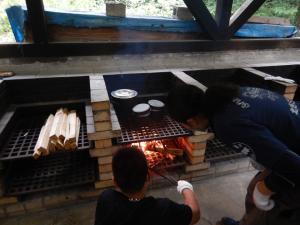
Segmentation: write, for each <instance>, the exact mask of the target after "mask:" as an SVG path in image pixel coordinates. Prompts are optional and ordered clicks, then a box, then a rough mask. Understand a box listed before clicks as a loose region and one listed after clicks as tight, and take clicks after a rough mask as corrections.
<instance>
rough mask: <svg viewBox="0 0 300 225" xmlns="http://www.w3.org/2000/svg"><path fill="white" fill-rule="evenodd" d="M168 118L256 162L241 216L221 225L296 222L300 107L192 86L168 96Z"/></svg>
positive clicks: (259, 95)
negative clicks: (256, 170)
mask: <svg viewBox="0 0 300 225" xmlns="http://www.w3.org/2000/svg"><path fill="white" fill-rule="evenodd" d="M167 106H168V111H169V114H170V116H171V117H172V118H173V119H175V120H177V121H178V122H180V123H181V124H182V125H184V126H185V127H186V128H188V129H190V130H206V129H207V128H208V127H210V128H211V129H212V130H213V132H214V133H215V136H216V137H217V138H219V139H220V140H221V141H223V142H224V143H225V144H227V145H228V146H231V147H232V148H233V149H235V150H236V151H238V152H242V153H244V154H246V155H248V156H250V157H251V158H252V159H253V160H255V162H256V165H259V168H260V169H261V172H259V173H258V174H257V175H256V176H255V178H254V179H253V180H252V182H251V183H250V185H249V188H248V193H247V197H246V214H245V216H244V217H243V219H242V220H241V221H239V222H237V221H234V220H232V219H230V218H223V219H222V221H221V224H226V225H227V224H256V225H257V224H264V225H267V224H272V225H277V224H278V225H279V224H281V225H284V224H289V225H293V224H295V225H296V224H298V225H299V224H300V156H299V154H300V104H299V103H296V102H294V101H290V100H287V99H286V98H285V97H283V96H281V95H279V94H277V93H274V92H271V91H268V90H265V89H260V88H255V87H238V86H235V85H232V84H219V85H213V86H211V87H208V89H207V90H206V92H203V91H202V90H200V89H199V88H197V87H195V86H192V85H183V86H178V87H175V88H174V89H173V90H171V91H170V92H169V95H168V102H167Z"/></svg>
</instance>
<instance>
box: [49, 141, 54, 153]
mask: <svg viewBox="0 0 300 225" xmlns="http://www.w3.org/2000/svg"><path fill="white" fill-rule="evenodd" d="M55 151H56V141H52V140H50V141H49V153H53V152H55Z"/></svg>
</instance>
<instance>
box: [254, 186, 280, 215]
mask: <svg viewBox="0 0 300 225" xmlns="http://www.w3.org/2000/svg"><path fill="white" fill-rule="evenodd" d="M253 201H254V204H255V206H256V207H257V208H258V209H260V210H263V211H269V210H271V209H273V207H274V206H275V202H274V200H272V199H271V195H267V194H263V193H261V192H260V191H259V189H258V184H256V185H255V188H254V192H253Z"/></svg>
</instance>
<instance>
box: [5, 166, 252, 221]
mask: <svg viewBox="0 0 300 225" xmlns="http://www.w3.org/2000/svg"><path fill="white" fill-rule="evenodd" d="M255 173H256V172H255V171H250V172H239V173H235V174H229V175H224V176H220V177H215V178H209V179H206V180H201V181H198V182H195V183H193V186H194V190H195V193H197V196H198V199H199V202H200V207H201V215H202V219H201V221H200V222H199V223H198V224H201V225H210V224H215V223H216V221H218V220H219V219H220V218H221V217H222V216H230V217H233V218H236V219H239V218H241V217H242V215H243V213H244V198H245V195H246V188H247V185H248V183H249V181H250V180H251V178H252V177H253V176H254V175H255ZM149 195H152V196H154V197H168V198H170V199H172V200H174V201H177V202H181V201H182V199H181V196H180V195H179V194H178V193H177V191H176V188H175V187H169V188H163V189H156V190H151V191H150V192H149ZM95 206H96V201H89V202H86V203H81V204H78V205H72V206H67V207H63V208H59V209H53V210H48V211H45V212H39V213H32V214H27V215H23V216H18V217H13V218H8V219H2V220H0V224H1V225H92V224H93V223H94V213H95Z"/></svg>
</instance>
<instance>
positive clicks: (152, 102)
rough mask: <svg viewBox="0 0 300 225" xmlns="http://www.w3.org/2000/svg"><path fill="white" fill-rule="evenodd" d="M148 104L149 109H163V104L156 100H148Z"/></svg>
mask: <svg viewBox="0 0 300 225" xmlns="http://www.w3.org/2000/svg"><path fill="white" fill-rule="evenodd" d="M148 104H149V105H150V106H151V107H154V108H163V107H165V103H163V102H162V101H159V100H156V99H151V100H149V101H148Z"/></svg>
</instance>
